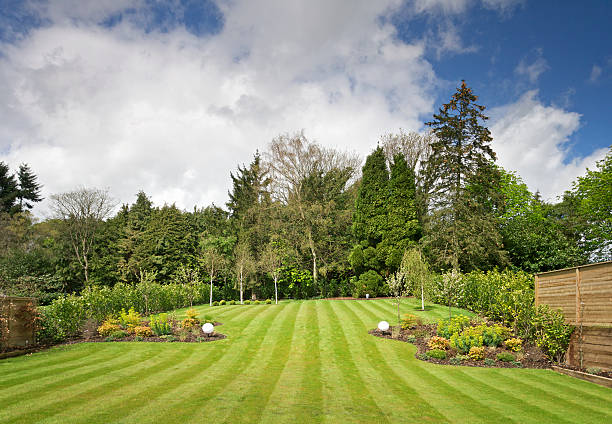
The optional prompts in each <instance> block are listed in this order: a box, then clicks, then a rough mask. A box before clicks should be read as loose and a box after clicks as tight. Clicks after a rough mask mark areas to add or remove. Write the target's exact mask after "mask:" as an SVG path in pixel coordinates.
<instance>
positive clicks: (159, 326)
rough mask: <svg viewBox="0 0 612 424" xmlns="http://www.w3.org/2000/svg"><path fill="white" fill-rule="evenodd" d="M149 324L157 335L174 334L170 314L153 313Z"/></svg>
mask: <svg viewBox="0 0 612 424" xmlns="http://www.w3.org/2000/svg"><path fill="white" fill-rule="evenodd" d="M150 320H151V321H150V322H149V325H150V326H151V330H152V331H153V333H155V335H156V336H164V335H168V334H172V325H171V324H170V322H168V314H159V315H157V316H155V315H151V317H150Z"/></svg>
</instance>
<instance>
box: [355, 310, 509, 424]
mask: <svg viewBox="0 0 612 424" xmlns="http://www.w3.org/2000/svg"><path fill="white" fill-rule="evenodd" d="M363 306H364V307H366V308H367V303H366V304H364V305H363ZM369 313H370V314H373V312H371V311H369ZM370 337H374V336H370ZM381 342H382V343H384V344H385V345H389V346H390V347H393V349H394V350H395V353H396V355H397V356H398V358H400V356H399V349H401V348H402V346H401V345H402V344H405V343H403V342H398V341H391V340H381ZM413 349H414V347H413ZM405 351H406V349H405V348H404V353H405ZM402 359H403V360H404V361H405V360H406V359H405V358H402ZM412 359H413V361H412V363H413V364H414V366H406V364H405V362H404V363H403V364H402V363H400V364H399V365H403V367H404V372H403V373H400V375H403V376H404V377H410V378H408V381H411V382H416V383H417V386H420V387H421V388H423V390H421V391H420V393H421V394H422V397H424V398H425V401H426V402H427V403H429V404H430V405H436V409H437V410H438V412H439V413H441V414H442V415H444V416H445V417H446V418H447V419H449V420H450V421H459V422H468V421H469V422H479V417H481V416H487V417H491V420H493V419H495V420H501V421H502V422H504V421H508V419H507V418H506V417H505V416H504V415H501V414H499V413H498V412H497V411H495V410H493V409H491V408H489V407H488V406H486V405H484V404H483V403H481V402H479V401H478V400H476V399H475V398H474V397H472V396H469V395H468V394H466V393H462V392H459V391H457V390H455V389H454V388H453V387H452V386H451V385H449V384H447V383H446V381H445V378H440V377H438V376H437V375H436V374H437V373H438V372H439V371H436V370H435V369H432V370H431V371H428V370H427V369H425V368H424V367H423V364H425V363H424V362H423V361H418V360H416V359H415V358H414V357H412ZM427 365H429V364H427ZM438 367H439V366H438ZM419 383H420V384H419ZM440 397H441V398H442V399H443V400H442V401H440ZM436 398H437V399H436ZM449 398H450V399H451V400H452V402H448V400H449ZM449 404H450V405H453V406H454V407H453V408H448V405H449ZM442 408H444V409H442ZM457 413H461V414H462V416H461V418H459V419H452V418H454V414H457Z"/></svg>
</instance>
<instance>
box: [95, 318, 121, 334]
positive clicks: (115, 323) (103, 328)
mask: <svg viewBox="0 0 612 424" xmlns="http://www.w3.org/2000/svg"><path fill="white" fill-rule="evenodd" d="M119 330H121V326H120V325H119V320H117V319H115V318H112V317H109V318H107V319H106V320H104V322H103V323H102V325H100V326H99V327H98V334H100V335H101V336H102V337H108V336H110V335H111V334H112V333H114V332H116V331H119Z"/></svg>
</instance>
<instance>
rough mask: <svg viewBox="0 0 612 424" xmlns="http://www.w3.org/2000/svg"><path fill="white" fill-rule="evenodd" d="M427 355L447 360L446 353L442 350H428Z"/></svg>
mask: <svg viewBox="0 0 612 424" xmlns="http://www.w3.org/2000/svg"><path fill="white" fill-rule="evenodd" d="M426 355H427V356H428V357H430V358H435V359H446V352H445V351H443V350H441V349H432V350H428V351H427V353H426Z"/></svg>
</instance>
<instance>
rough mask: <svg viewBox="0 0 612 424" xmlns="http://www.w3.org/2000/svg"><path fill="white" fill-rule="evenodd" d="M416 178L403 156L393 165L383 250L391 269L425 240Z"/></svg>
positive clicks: (398, 157) (397, 158)
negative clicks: (419, 214)
mask: <svg viewBox="0 0 612 424" xmlns="http://www.w3.org/2000/svg"><path fill="white" fill-rule="evenodd" d="M415 191H416V187H415V175H414V171H413V170H412V169H411V168H409V167H408V164H407V162H406V159H405V158H404V155H402V154H396V155H395V156H394V158H393V164H392V165H391V177H390V178H389V189H388V201H387V225H386V230H385V232H384V234H383V240H382V242H381V245H380V246H379V249H384V250H385V256H386V259H385V264H386V265H387V267H388V268H391V269H395V268H397V267H399V265H400V262H401V260H402V256H403V255H404V251H405V250H406V249H408V248H409V247H410V246H412V245H414V244H415V242H417V241H418V240H419V239H420V237H421V225H420V223H419V220H418V218H417V209H416V204H415V203H416V202H415Z"/></svg>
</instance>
